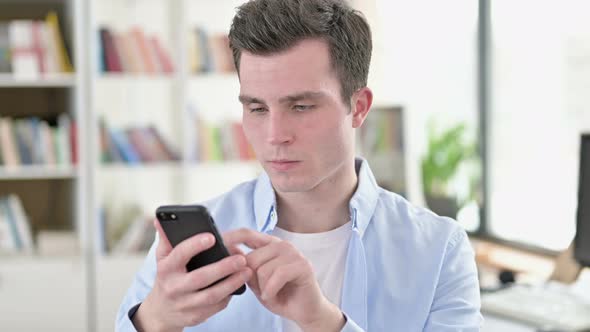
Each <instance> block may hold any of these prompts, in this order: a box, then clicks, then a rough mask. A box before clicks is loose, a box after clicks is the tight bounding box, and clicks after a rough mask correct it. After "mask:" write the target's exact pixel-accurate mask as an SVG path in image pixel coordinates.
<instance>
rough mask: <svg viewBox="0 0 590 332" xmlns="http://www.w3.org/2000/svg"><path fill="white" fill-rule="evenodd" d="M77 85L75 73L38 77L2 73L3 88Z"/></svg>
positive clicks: (0, 81) (1, 82)
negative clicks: (20, 76)
mask: <svg viewBox="0 0 590 332" xmlns="http://www.w3.org/2000/svg"><path fill="white" fill-rule="evenodd" d="M75 86H76V75H75V74H64V75H52V76H48V77H41V78H38V79H31V78H19V77H14V76H13V75H11V74H0V87H2V88H73V87H75Z"/></svg>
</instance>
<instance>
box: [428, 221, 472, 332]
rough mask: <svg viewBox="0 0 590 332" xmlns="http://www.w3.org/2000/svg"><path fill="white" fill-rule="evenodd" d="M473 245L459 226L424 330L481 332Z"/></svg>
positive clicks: (451, 241) (443, 265)
mask: <svg viewBox="0 0 590 332" xmlns="http://www.w3.org/2000/svg"><path fill="white" fill-rule="evenodd" d="M480 307H481V302H480V294H479V280H478V276H477V268H476V265H475V257H474V252H473V248H472V247H471V244H470V243H469V239H468V238H467V234H466V233H465V231H464V230H463V229H459V230H458V231H457V232H456V233H455V234H454V236H452V237H451V239H450V240H449V243H448V245H447V248H446V252H445V256H444V261H443V264H442V265H441V272H440V276H439V281H438V284H437V286H436V291H435V295H434V300H433V302H432V306H431V308H430V314H429V316H428V319H427V321H426V324H425V326H424V331H428V332H431V331H432V332H433V331H437V332H446V331H479V330H480V328H481V325H482V323H483V317H482V316H481V313H480Z"/></svg>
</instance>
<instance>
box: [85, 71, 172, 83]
mask: <svg viewBox="0 0 590 332" xmlns="http://www.w3.org/2000/svg"><path fill="white" fill-rule="evenodd" d="M174 75H175V74H174V73H172V74H162V73H154V74H150V73H100V74H98V75H97V76H96V78H97V80H99V81H103V82H117V83H134V82H143V81H163V82H166V81H170V82H172V80H174Z"/></svg>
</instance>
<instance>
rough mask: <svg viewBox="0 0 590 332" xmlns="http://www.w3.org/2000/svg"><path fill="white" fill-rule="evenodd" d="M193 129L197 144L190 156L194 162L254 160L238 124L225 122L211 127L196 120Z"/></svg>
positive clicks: (254, 157) (252, 152) (240, 125)
mask: <svg viewBox="0 0 590 332" xmlns="http://www.w3.org/2000/svg"><path fill="white" fill-rule="evenodd" d="M195 127H196V131H197V140H196V143H197V144H196V145H195V147H194V151H191V152H192V153H191V155H192V156H194V158H193V159H196V161H227V160H241V161H247V160H254V159H256V156H255V154H254V150H252V147H251V146H250V144H249V143H248V141H247V139H246V136H245V135H244V130H243V128H242V124H241V123H240V122H237V121H227V122H225V123H223V124H221V125H212V124H209V123H206V122H205V121H203V120H201V119H199V118H197V120H196V125H195Z"/></svg>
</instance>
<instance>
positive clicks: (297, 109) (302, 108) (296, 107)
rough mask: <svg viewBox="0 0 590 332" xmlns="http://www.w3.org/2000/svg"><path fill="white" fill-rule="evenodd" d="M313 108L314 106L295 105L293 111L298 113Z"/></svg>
mask: <svg viewBox="0 0 590 332" xmlns="http://www.w3.org/2000/svg"><path fill="white" fill-rule="evenodd" d="M312 108H313V105H295V106H293V109H294V110H296V111H307V110H310V109H312Z"/></svg>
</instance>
